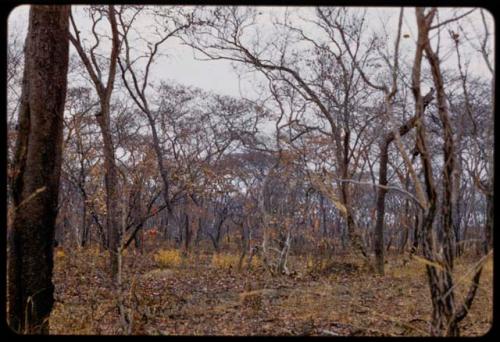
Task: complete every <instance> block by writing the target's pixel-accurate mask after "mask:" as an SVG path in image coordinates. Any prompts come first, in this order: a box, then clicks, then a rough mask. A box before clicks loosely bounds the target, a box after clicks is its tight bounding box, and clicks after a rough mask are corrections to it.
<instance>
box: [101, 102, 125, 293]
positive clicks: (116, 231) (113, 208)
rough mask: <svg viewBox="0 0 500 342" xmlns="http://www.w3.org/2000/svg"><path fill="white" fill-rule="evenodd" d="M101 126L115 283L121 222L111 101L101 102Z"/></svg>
mask: <svg viewBox="0 0 500 342" xmlns="http://www.w3.org/2000/svg"><path fill="white" fill-rule="evenodd" d="M96 118H97V121H98V123H99V127H100V128H101V134H102V139H103V143H104V172H105V173H104V183H105V187H106V211H107V212H106V229H107V232H108V250H109V254H110V271H111V278H112V280H113V283H115V284H119V282H120V268H121V265H120V263H121V258H120V256H121V253H120V247H121V246H120V242H121V228H122V226H121V224H120V216H121V215H120V208H119V203H118V200H119V197H118V170H117V167H116V161H115V150H114V147H113V141H112V138H111V129H110V124H109V123H110V108H109V103H101V112H100V113H99V114H98V115H97V116H96Z"/></svg>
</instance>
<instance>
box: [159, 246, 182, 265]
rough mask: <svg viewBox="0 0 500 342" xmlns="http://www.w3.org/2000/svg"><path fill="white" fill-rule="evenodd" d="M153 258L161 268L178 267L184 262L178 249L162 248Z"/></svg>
mask: <svg viewBox="0 0 500 342" xmlns="http://www.w3.org/2000/svg"><path fill="white" fill-rule="evenodd" d="M153 258H154V260H155V262H156V263H157V264H158V267H160V268H169V267H177V266H179V265H180V264H181V263H182V256H181V252H180V251H178V250H165V249H162V250H160V251H158V252H157V253H156V254H155V255H154V257H153Z"/></svg>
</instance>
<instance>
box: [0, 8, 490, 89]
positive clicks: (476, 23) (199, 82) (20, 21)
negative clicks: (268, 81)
mask: <svg viewBox="0 0 500 342" xmlns="http://www.w3.org/2000/svg"><path fill="white" fill-rule="evenodd" d="M260 10H261V11H263V12H264V13H265V15H271V14H270V13H272V14H274V15H276V14H277V15H279V14H280V13H284V10H285V7H261V8H260ZM292 10H293V11H296V13H297V14H298V15H307V14H308V13H310V12H311V11H312V10H313V9H312V8H310V7H309V8H308V7H302V8H301V7H294V8H292ZM467 10H468V9H467V8H459V9H456V8H453V9H440V11H439V15H440V16H441V17H440V18H439V20H440V21H444V20H446V19H447V18H450V17H452V16H453V15H455V14H456V13H464V12H466V11H467ZM28 11H29V6H28V5H23V6H18V7H16V8H15V9H14V10H13V11H12V12H11V14H10V16H9V22H8V29H9V33H10V34H12V33H16V34H17V35H18V37H19V38H20V39H24V37H25V35H26V30H27V23H28ZM457 11H458V12H457ZM74 13H75V12H74ZM76 13H78V12H76ZM76 13H75V14H76ZM80 13H81V12H80ZM398 13H399V8H391V7H385V8H369V11H368V16H367V19H368V25H369V26H370V27H373V28H374V30H380V29H381V27H382V25H383V24H386V27H388V28H389V31H391V29H390V28H393V30H392V31H394V32H395V31H396V27H397V19H398ZM485 13H486V16H487V20H488V22H489V24H490V25H489V26H490V27H489V29H490V32H492V33H494V27H493V18H492V16H491V15H490V13H489V12H487V11H485ZM76 19H77V20H79V18H78V17H77V16H76ZM80 19H81V20H82V21H81V22H80V24H79V27H81V28H82V29H84V30H85V22H84V19H83V18H80ZM462 23H464V25H465V26H466V29H467V30H468V31H470V35H471V37H474V35H477V34H481V33H482V30H483V27H482V22H481V16H480V14H479V11H475V12H474V13H472V14H470V15H468V16H467V17H465V18H464V19H463V20H462ZM476 31H477V32H476ZM403 34H408V35H409V38H408V39H404V40H403V41H402V46H401V53H402V54H404V53H409V54H410V55H411V56H412V54H413V51H414V49H413V46H414V41H415V37H416V27H415V14H414V10H413V8H406V9H405V17H404V22H403ZM493 41H494V37H493V36H492V37H491V39H490V44H491V46H492V44H493ZM162 51H163V52H165V53H166V54H168V57H167V58H162V59H160V60H159V61H158V62H157V64H156V66H155V69H154V75H155V76H156V77H157V78H158V79H173V80H176V81H177V82H179V83H182V84H184V85H192V86H197V87H200V88H203V89H206V90H212V91H214V92H217V93H220V94H227V95H233V96H239V95H240V91H241V92H242V93H244V94H245V95H248V92H249V91H252V90H251V86H250V83H249V82H239V80H238V76H237V73H236V72H235V70H234V69H233V67H232V66H231V64H230V63H229V62H228V61H199V60H196V59H195V58H194V56H193V51H192V49H191V48H190V47H186V46H183V45H181V44H180V43H179V41H175V40H171V41H168V42H167V43H166V44H165V45H163V46H162ZM409 57H410V56H409ZM471 57H472V58H471V65H470V68H471V70H472V71H473V72H474V73H477V74H484V75H488V72H487V69H486V66H485V63H484V61H483V60H482V59H481V56H480V55H477V56H471ZM492 57H493V56H492ZM448 58H451V61H453V58H454V57H453V55H452V54H450V56H449V57H448ZM250 77H252V76H250ZM241 87H242V88H241Z"/></svg>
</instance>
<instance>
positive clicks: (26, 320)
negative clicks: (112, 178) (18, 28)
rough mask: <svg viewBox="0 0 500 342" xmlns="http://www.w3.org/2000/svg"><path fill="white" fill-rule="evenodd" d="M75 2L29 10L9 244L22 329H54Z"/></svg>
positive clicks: (13, 320) (15, 312)
mask: <svg viewBox="0 0 500 342" xmlns="http://www.w3.org/2000/svg"><path fill="white" fill-rule="evenodd" d="M69 8H70V7H69V6H67V5H64V6H61V5H58V6H39V5H32V7H31V9H30V15H29V18H30V19H29V28H28V36H27V38H26V47H25V48H26V50H25V52H26V55H25V67H24V75H23V77H24V79H23V89H22V99H21V107H20V112H19V136H18V141H17V147H16V155H15V160H14V165H13V168H14V170H15V174H14V177H13V186H12V197H13V204H14V208H15V209H14V218H13V223H12V228H11V229H12V230H11V232H10V236H9V238H10V239H11V240H10V243H9V250H8V319H9V325H10V327H11V328H12V329H14V330H15V331H16V332H19V333H27V334H47V333H48V330H49V323H48V318H49V315H50V312H51V310H52V305H53V303H54V295H53V293H54V285H53V284H52V269H53V259H52V257H53V241H54V232H55V220H56V216H57V200H58V192H59V179H60V170H61V160H62V141H63V113H64V102H65V98H66V85H67V70H68V55H69V43H68V27H69V26H68V23H69V21H68V18H69Z"/></svg>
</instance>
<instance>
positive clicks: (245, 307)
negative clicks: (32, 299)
mask: <svg viewBox="0 0 500 342" xmlns="http://www.w3.org/2000/svg"><path fill="white" fill-rule="evenodd" d="M155 253H156V254H155ZM238 259H239V257H238V256H237V255H236V253H234V254H233V255H230V254H221V256H218V257H214V256H213V255H212V254H211V253H207V254H199V255H190V256H188V257H186V258H183V257H180V253H178V251H174V250H170V251H165V253H164V254H162V255H160V256H158V254H157V252H153V251H151V252H145V253H144V254H141V255H139V254H137V253H135V252H134V251H129V252H126V254H125V255H124V258H123V284H124V285H123V286H124V289H123V291H122V292H121V293H122V296H121V300H120V299H119V298H120V296H118V295H117V294H116V293H117V292H116V291H113V290H112V289H111V286H110V280H109V274H108V273H107V258H106V253H105V252H99V250H98V249H96V248H90V249H81V250H78V249H75V250H72V251H69V250H63V249H58V250H57V251H56V256H55V269H54V272H55V273H54V283H55V286H56V294H55V296H56V303H55V305H54V310H53V312H52V315H51V317H50V330H51V333H52V334H140V335H329V336H335V335H339V336H363V335H369V336H427V335H428V332H429V323H428V322H429V320H430V315H431V308H432V307H431V301H430V293H429V288H428V284H427V279H426V273H425V264H424V263H422V262H421V261H420V260H418V259H415V258H413V259H410V260H409V261H408V262H407V263H404V262H403V261H402V260H403V257H402V255H396V254H394V255H389V256H388V258H387V259H388V260H387V264H386V274H385V275H384V276H378V275H374V274H373V272H372V271H369V270H367V269H365V268H364V267H362V266H359V265H358V264H357V263H355V262H354V261H353V259H352V257H349V256H345V255H344V256H340V255H339V256H335V257H334V258H333V261H332V262H330V263H328V264H325V265H323V267H320V266H318V265H317V264H312V263H311V259H309V260H307V259H305V258H300V257H293V256H292V257H291V259H290V268H291V269H292V268H293V269H294V270H296V272H294V275H293V276H275V277H272V276H270V275H269V274H268V273H267V272H266V271H265V270H264V269H263V267H262V266H261V265H259V264H258V263H255V265H254V266H253V267H252V268H251V269H246V267H244V268H243V270H242V271H238V270H236V268H235V267H234V265H235V264H237V261H238ZM477 259H478V258H477V257H472V256H469V257H462V258H459V259H458V260H457V261H456V266H455V271H456V275H455V277H454V279H455V283H456V284H457V285H456V291H455V293H456V297H457V301H458V302H460V301H461V300H462V298H463V296H464V294H465V293H466V289H467V287H468V285H469V284H470V279H471V276H472V275H471V273H472V272H471V271H470V270H471V269H473V265H474V263H475V262H477ZM492 263H493V262H492V258H491V256H490V257H489V259H488V260H487V262H486V264H485V268H484V270H483V274H482V277H481V281H480V286H479V289H478V291H477V295H476V299H475V300H474V303H473V305H472V308H471V310H470V312H469V314H468V316H467V317H466V319H465V320H464V321H463V322H462V323H461V325H460V329H461V335H465V336H478V335H483V334H485V333H486V332H487V331H488V330H489V329H490V327H491V322H492V312H493V307H492V296H493V293H492V292H493V279H492V278H493V267H492ZM314 265H315V266H314ZM292 266H293V267H292ZM119 301H121V302H122V304H123V305H122V307H123V308H124V310H123V312H125V313H127V315H128V316H127V319H123V317H122V319H120V314H119V310H118V306H117V303H118V302H119Z"/></svg>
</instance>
